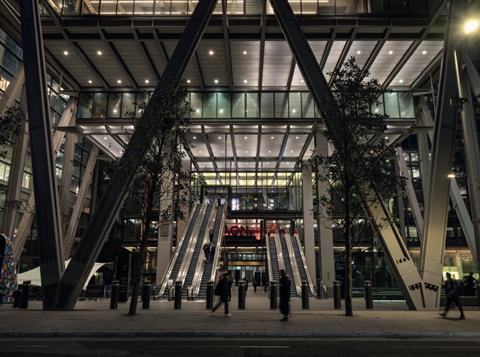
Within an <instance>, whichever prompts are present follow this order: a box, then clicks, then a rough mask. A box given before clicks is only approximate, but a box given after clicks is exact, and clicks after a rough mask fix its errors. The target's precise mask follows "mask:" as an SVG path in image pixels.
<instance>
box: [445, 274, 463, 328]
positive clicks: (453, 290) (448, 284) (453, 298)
mask: <svg viewBox="0 0 480 357" xmlns="http://www.w3.org/2000/svg"><path fill="white" fill-rule="evenodd" d="M446 276H447V280H446V281H445V295H446V297H447V305H446V306H445V311H444V312H443V313H442V314H440V315H442V316H443V317H446V316H447V313H448V310H450V307H451V306H452V305H453V304H455V305H456V306H457V307H458V310H460V317H459V318H458V319H459V320H465V315H464V313H463V308H462V305H460V291H459V287H458V284H457V282H456V281H455V280H453V279H452V275H451V274H450V273H447V274H446Z"/></svg>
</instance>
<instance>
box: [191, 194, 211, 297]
mask: <svg viewBox="0 0 480 357" xmlns="http://www.w3.org/2000/svg"><path fill="white" fill-rule="evenodd" d="M216 207H217V204H216V203H214V205H213V208H212V211H211V212H210V217H209V218H208V223H207V227H206V228H205V234H204V235H203V241H202V245H201V246H200V250H201V251H200V252H199V255H198V260H197V264H196V265H195V272H194V275H193V279H192V285H191V287H192V296H193V297H195V298H196V296H197V295H198V291H199V290H200V285H201V283H202V277H203V271H204V269H205V261H204V259H203V257H202V251H203V246H204V245H205V244H206V243H207V242H208V240H209V229H210V228H213V226H214V224H215V218H216V215H217V209H216ZM201 238H202V237H198V239H201ZM190 264H191V263H190Z"/></svg>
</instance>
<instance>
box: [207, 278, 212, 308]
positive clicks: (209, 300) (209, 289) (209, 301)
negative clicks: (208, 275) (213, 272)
mask: <svg viewBox="0 0 480 357" xmlns="http://www.w3.org/2000/svg"><path fill="white" fill-rule="evenodd" d="M213 292H214V282H213V281H209V282H207V310H211V309H213Z"/></svg>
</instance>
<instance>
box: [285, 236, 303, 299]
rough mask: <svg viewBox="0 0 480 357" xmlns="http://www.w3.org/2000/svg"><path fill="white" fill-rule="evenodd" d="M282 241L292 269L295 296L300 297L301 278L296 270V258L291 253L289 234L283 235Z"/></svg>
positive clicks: (292, 252)
mask: <svg viewBox="0 0 480 357" xmlns="http://www.w3.org/2000/svg"><path fill="white" fill-rule="evenodd" d="M283 239H285V244H286V246H287V251H288V257H289V258H290V266H291V267H292V273H293V277H294V279H295V282H296V284H295V288H296V290H297V294H298V295H299V296H302V277H301V276H300V271H299V270H298V266H297V258H296V257H295V252H294V251H293V246H292V240H291V237H290V234H288V233H285V234H284V235H283Z"/></svg>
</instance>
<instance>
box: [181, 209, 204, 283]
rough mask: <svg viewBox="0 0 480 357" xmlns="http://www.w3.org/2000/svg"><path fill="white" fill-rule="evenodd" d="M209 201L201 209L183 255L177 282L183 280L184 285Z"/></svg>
mask: <svg viewBox="0 0 480 357" xmlns="http://www.w3.org/2000/svg"><path fill="white" fill-rule="evenodd" d="M207 209H208V203H205V204H203V205H202V208H201V211H200V213H199V216H198V218H197V222H195V227H194V228H193V232H192V238H190V241H189V242H188V246H187V250H186V252H185V255H184V256H183V261H182V265H180V269H179V270H178V275H177V278H176V279H175V282H177V281H181V282H182V286H183V284H184V283H185V278H186V277H187V272H188V268H189V267H190V262H191V260H192V256H193V253H194V251H195V246H196V244H197V240H198V239H199V235H200V230H201V229H202V225H203V220H204V219H205V215H206V214H207Z"/></svg>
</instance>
